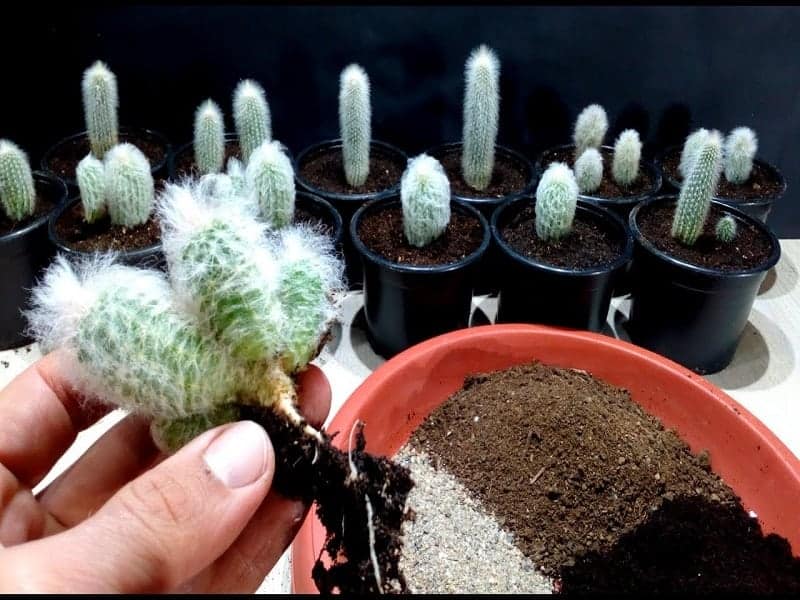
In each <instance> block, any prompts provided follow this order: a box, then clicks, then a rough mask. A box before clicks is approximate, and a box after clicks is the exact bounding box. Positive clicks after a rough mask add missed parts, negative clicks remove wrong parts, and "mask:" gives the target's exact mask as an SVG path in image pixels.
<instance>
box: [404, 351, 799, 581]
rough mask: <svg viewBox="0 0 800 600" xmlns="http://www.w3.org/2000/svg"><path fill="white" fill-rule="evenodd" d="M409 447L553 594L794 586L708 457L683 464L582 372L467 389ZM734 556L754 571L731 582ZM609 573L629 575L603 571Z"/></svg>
mask: <svg viewBox="0 0 800 600" xmlns="http://www.w3.org/2000/svg"><path fill="white" fill-rule="evenodd" d="M410 444H411V445H412V446H413V447H414V448H416V449H418V450H421V451H424V452H427V453H428V455H429V456H431V459H432V460H433V461H434V462H435V463H436V464H439V465H441V467H442V468H444V469H446V470H447V471H448V472H449V473H451V474H453V475H454V476H455V477H456V478H457V479H458V480H459V481H460V482H461V483H462V484H463V485H464V486H465V487H466V488H467V489H468V490H470V492H471V493H472V494H474V496H475V497H476V498H477V499H478V500H479V501H480V502H481V504H482V505H483V506H484V507H485V508H486V509H487V510H488V511H489V512H490V513H492V514H493V515H494V517H495V518H496V519H497V520H498V521H499V523H500V524H501V525H503V526H504V527H505V528H506V529H507V530H509V531H510V532H511V533H512V534H513V535H514V539H515V543H516V545H517V546H518V547H519V548H520V550H521V551H522V552H523V554H525V555H526V556H528V557H529V558H530V559H531V560H533V562H534V563H535V564H536V565H537V566H539V567H540V568H541V569H542V570H543V571H544V572H545V574H547V575H549V576H552V577H555V578H556V579H557V580H558V579H561V580H562V581H561V582H560V583H561V587H562V589H573V587H574V589H579V590H584V589H589V588H591V586H592V585H593V582H599V584H598V585H600V587H601V589H614V590H615V591H616V590H623V589H632V588H635V589H637V590H648V589H651V588H653V589H658V588H657V586H658V585H666V584H665V582H674V583H675V586H676V587H673V588H671V590H677V589H679V587H677V586H680V585H685V588H686V589H694V587H693V586H695V585H696V586H702V587H703V589H730V588H731V587H732V585H733V584H732V582H733V581H734V580H735V579H736V578H738V584H739V585H741V586H742V589H759V590H761V589H770V588H771V586H772V585H773V584H772V583H770V581H769V580H770V579H771V577H772V573H773V572H779V573H781V574H782V575H781V577H784V579H785V578H792V581H793V585H796V584H797V583H798V580H797V579H796V577H797V566H796V561H795V560H794V559H792V558H791V555H790V554H789V553H788V544H785V543H783V542H781V543H780V544H778V543H776V542H775V541H774V539H771V540H767V541H766V542H765V541H764V540H763V538H762V536H761V535H760V533H759V534H758V535H756V534H755V533H754V532H755V531H757V528H758V525H757V521H755V520H754V519H750V518H749V517H748V516H747V514H746V513H745V512H744V509H743V508H742V506H741V504H740V501H739V499H738V497H737V496H736V495H735V494H734V492H733V491H732V490H731V489H730V488H729V487H728V486H727V485H726V484H725V483H724V482H723V481H722V480H721V479H720V478H719V477H718V476H717V475H715V474H714V473H713V472H712V471H711V468H710V457H709V456H708V454H707V453H706V452H702V453H701V454H699V455H697V456H695V455H693V454H692V453H691V451H690V450H689V448H688V446H686V444H685V443H684V442H683V441H681V440H680V438H679V437H678V436H677V435H676V434H675V433H674V432H672V431H669V430H666V429H664V427H663V425H662V424H661V422H660V421H659V420H658V419H656V418H654V417H652V416H651V415H649V414H648V413H646V412H645V411H644V410H643V409H642V408H641V407H639V405H638V404H636V403H635V402H633V401H632V400H631V399H630V397H629V394H628V392H627V391H626V390H623V389H620V388H617V387H614V386H611V385H609V384H607V383H604V382H602V381H599V380H597V379H595V378H593V377H592V376H590V375H589V374H587V373H585V372H583V371H578V370H574V369H562V368H556V367H551V366H546V365H544V364H542V363H539V362H534V363H531V364H525V365H520V366H516V367H513V368H510V369H506V370H504V371H499V372H495V373H491V374H477V375H474V376H470V377H467V378H466V380H465V382H464V386H463V388H462V389H461V390H459V391H457V392H456V393H455V394H453V395H452V396H451V397H450V398H449V399H448V400H447V401H446V402H445V403H444V404H442V405H441V406H440V407H439V408H437V409H436V410H434V411H433V413H431V415H430V416H429V417H428V419H427V420H426V421H425V422H424V423H423V424H422V426H421V427H419V428H418V429H417V430H416V432H415V433H414V434H413V435H412V437H411V440H410ZM685 507H689V508H688V509H687V508H685ZM698 507H700V509H699V510H698V509H697V508H698ZM712 529H716V530H715V531H713V532H712V531H711V530H712ZM654 531H658V534H657V535H656V534H654V533H653V532H654ZM701 532H705V533H701ZM692 535H694V536H695V537H693V538H692V541H691V543H689V542H687V541H686V540H687V539H688V538H690V537H691V536H692ZM684 542H686V543H684ZM647 544H649V549H648V552H647V553H646V554H645V555H643V556H641V557H639V556H634V555H635V554H636V552H638V551H639V549H640V548H642V547H644V546H645V545H647ZM687 544H688V546H687ZM688 553H692V555H693V556H703V559H702V560H700V561H696V562H691V561H687V560H686V555H687V554H688ZM742 556H747V557H748V558H749V559H750V560H753V561H755V564H757V565H759V566H760V568H756V567H755V566H753V567H750V568H747V569H744V570H742V571H741V572H739V573H736V574H733V573H732V570H733V569H735V567H736V565H738V564H740V560H741V557H742ZM598 557H599V558H598ZM615 560H616V561H618V560H628V562H627V563H620V564H617V565H615V566H614V567H613V568H609V564H610V563H611V562H613V561H615ZM637 561H639V562H637ZM648 561H649V562H648ZM640 566H641V568H639V567H640ZM570 567H574V568H572V569H570ZM700 569H705V570H700ZM697 573H700V577H702V582H700V583H698V582H697V579H698V576H697ZM581 586H583V587H581Z"/></svg>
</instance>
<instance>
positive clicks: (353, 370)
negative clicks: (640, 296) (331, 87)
mask: <svg viewBox="0 0 800 600" xmlns="http://www.w3.org/2000/svg"><path fill="white" fill-rule="evenodd" d="M781 248H782V251H783V253H782V256H781V259H780V262H779V263H778V264H777V265H776V267H775V268H774V269H773V270H772V271H770V272H769V273H768V275H767V278H766V279H765V281H764V284H763V285H762V288H761V291H760V293H759V295H758V298H757V299H756V302H755V305H754V306H753V311H752V313H751V315H750V320H749V322H748V324H747V327H746V328H745V331H744V335H743V336H742V340H741V343H740V345H739V348H738V350H737V352H736V355H735V357H734V359H733V362H732V363H731V364H730V366H728V368H726V369H725V370H724V371H721V372H720V373H717V374H714V375H710V376H708V377H707V378H708V379H709V380H710V381H711V382H712V383H714V384H716V385H717V386H719V387H720V388H722V389H723V390H725V391H726V392H727V393H728V394H730V395H731V396H732V397H733V398H734V399H735V400H737V401H738V402H740V403H741V404H742V405H743V406H744V407H745V408H747V409H748V410H749V411H750V412H751V413H753V414H754V415H755V416H756V417H758V418H759V419H760V420H761V421H762V422H763V423H764V424H765V425H766V426H767V427H768V428H770V429H771V430H772V431H773V432H774V433H775V435H776V436H777V437H778V438H779V439H780V440H781V441H782V442H783V443H784V444H786V446H788V448H789V449H790V450H791V451H792V452H793V453H794V454H795V455H796V456H798V457H800V364H798V363H799V362H800V355H799V354H798V353H799V352H800V283H798V269H799V268H800V267H799V266H798V265H800V239H798V240H782V241H781ZM473 305H474V307H475V309H476V310H475V313H474V314H473V323H474V324H486V323H488V322H492V321H493V319H494V316H495V311H496V305H497V301H496V299H494V298H489V297H486V296H477V297H475V298H474V299H473ZM629 305H630V301H629V300H625V299H617V298H615V299H614V300H612V303H611V308H610V310H609V315H608V320H607V323H606V328H605V330H604V332H605V333H606V334H608V335H612V336H618V337H621V338H623V339H625V338H626V336H625V334H624V331H623V330H621V329H620V328H618V324H619V323H621V322H622V321H624V320H625V319H627V314H628V309H629ZM361 307H362V295H361V293H360V292H354V293H351V294H349V295H348V297H347V299H346V300H345V304H344V318H343V322H342V324H341V326H340V327H338V326H337V328H336V331H335V332H334V333H335V335H334V339H333V341H332V342H331V343H330V344H329V345H328V346H327V347H326V348H325V349H324V350H323V352H322V354H321V355H320V356H319V357H318V358H317V359H316V361H315V363H316V364H318V365H319V366H320V367H321V368H322V370H323V371H324V372H325V374H326V375H327V377H328V379H329V380H330V383H331V388H332V390H333V402H332V406H331V417H332V416H333V415H334V414H335V413H336V411H337V410H339V408H340V407H341V405H342V404H343V403H344V401H345V400H346V399H347V398H348V396H349V395H350V394H351V393H352V392H353V391H354V390H355V389H356V388H357V387H358V386H359V385H360V384H361V383H362V382H363V381H364V379H365V378H366V377H367V376H369V374H370V373H371V372H372V371H373V370H374V369H375V368H376V367H378V366H379V365H380V364H382V363H383V362H384V360H383V359H382V358H381V357H379V356H377V355H376V354H375V353H374V352H373V351H372V350H371V348H370V346H369V344H368V342H367V340H366V336H365V333H364V314H363V311H362V310H361ZM40 356H41V353H40V352H39V349H38V347H37V346H36V344H32V345H31V346H26V347H23V348H17V349H15V350H7V351H4V352H0V388H3V387H5V385H6V384H7V383H8V382H9V381H11V379H13V377H15V376H16V375H17V374H18V373H20V372H21V371H22V370H23V369H25V368H26V367H27V366H28V365H30V364H31V363H32V362H34V361H35V360H36V359H37V358H39V357H40ZM122 416H124V415H123V413H122V412H121V411H114V412H113V413H111V414H110V415H107V416H106V417H104V418H103V419H102V420H100V421H99V422H98V423H96V424H95V425H94V426H92V427H91V428H89V429H87V430H86V431H84V432H82V433H80V434H79V435H78V438H77V440H76V441H75V443H74V444H73V445H72V447H70V449H69V450H68V451H67V452H66V454H65V455H64V456H63V457H62V459H61V460H60V461H59V462H58V463H57V464H56V465H55V466H54V467H53V469H52V471H51V472H50V473H49V474H48V476H47V477H46V478H45V479H44V480H43V481H42V482H41V483H40V484H39V486H37V488H36V490H35V491H38V490H40V489H43V488H44V487H45V486H46V485H48V484H49V483H50V482H51V481H52V480H53V479H54V478H55V477H57V476H58V475H59V474H60V473H62V472H63V471H64V469H66V468H67V467H68V466H69V465H70V464H72V463H73V462H74V461H75V460H76V459H77V458H79V457H80V455H81V454H82V453H83V452H85V450H86V449H87V448H88V447H89V446H91V444H92V443H94V441H95V440H97V438H98V437H99V436H100V435H102V434H103V433H104V432H105V431H106V430H107V429H108V428H109V427H111V425H113V424H114V423H116V422H117V421H118V420H119V419H120V418H122ZM329 420H330V417H329ZM289 589H290V561H289V553H288V551H287V553H286V554H284V556H283V557H282V559H281V560H280V562H279V563H278V564H277V565H276V567H275V569H273V571H272V573H270V575H269V576H268V577H267V578H266V579H265V580H264V582H263V583H262V585H261V587H260V588H259V590H258V591H259V592H266V593H280V592H288V591H289Z"/></svg>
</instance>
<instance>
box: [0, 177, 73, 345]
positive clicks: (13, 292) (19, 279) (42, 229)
mask: <svg viewBox="0 0 800 600" xmlns="http://www.w3.org/2000/svg"><path fill="white" fill-rule="evenodd" d="M33 178H34V184H35V185H36V190H37V193H39V194H40V195H42V196H44V195H46V196H47V197H48V198H50V199H52V200H53V202H54V203H55V204H56V208H55V210H58V208H59V207H61V206H63V205H64V203H65V202H66V199H67V186H66V184H65V183H64V182H63V181H61V179H58V178H57V177H53V176H52V175H50V174H48V173H42V172H39V171H36V172H34V174H33ZM51 214H52V212H51V213H49V214H46V215H42V216H41V217H39V218H38V219H36V220H35V221H34V222H32V223H30V224H29V225H27V226H26V227H23V228H22V229H19V230H17V231H12V232H11V233H8V234H6V235H3V236H0V273H2V274H3V290H2V293H1V294H0V350H8V349H9V348H17V347H19V346H22V345H23V344H27V343H29V342H30V341H31V339H30V338H29V337H28V336H27V335H26V334H25V330H26V329H27V326H28V323H27V321H26V319H25V317H24V316H23V314H22V311H23V310H27V309H28V308H29V296H30V290H31V289H32V288H33V286H34V285H35V283H36V280H37V278H38V277H39V276H40V275H41V273H42V271H43V269H44V268H45V267H46V266H47V265H48V264H49V263H50V261H51V260H52V258H53V256H54V255H55V252H56V250H55V247H54V246H53V244H51V243H50V241H49V239H48V237H47V222H48V219H49V218H50V215H51Z"/></svg>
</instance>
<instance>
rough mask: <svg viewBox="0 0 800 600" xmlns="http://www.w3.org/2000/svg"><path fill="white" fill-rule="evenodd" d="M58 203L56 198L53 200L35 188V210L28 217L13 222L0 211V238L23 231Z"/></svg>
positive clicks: (3, 211)
mask: <svg viewBox="0 0 800 600" xmlns="http://www.w3.org/2000/svg"><path fill="white" fill-rule="evenodd" d="M57 203H58V199H57V198H53V197H52V196H51V195H49V194H43V193H42V192H41V191H40V190H39V189H38V187H37V189H36V208H34V210H33V214H32V215H31V216H30V217H25V218H24V219H22V220H21V221H14V220H12V219H10V218H9V217H8V215H7V214H6V211H5V210H2V209H0V236H4V235H8V234H9V233H14V232H15V231H19V230H20V229H25V228H26V227H27V226H28V225H30V224H31V223H33V222H34V221H35V220H36V219H40V218H41V217H43V216H44V215H46V214H48V213H50V212H51V211H52V210H54V209H55V207H56V205H57Z"/></svg>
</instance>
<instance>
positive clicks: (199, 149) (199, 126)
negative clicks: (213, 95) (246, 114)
mask: <svg viewBox="0 0 800 600" xmlns="http://www.w3.org/2000/svg"><path fill="white" fill-rule="evenodd" d="M224 161H225V121H224V119H223V117H222V111H221V110H220V108H219V106H218V105H217V103H216V102H214V101H213V100H206V101H205V102H203V103H202V104H201V105H200V106H199V107H198V108H197V111H196V112H195V115H194V162H195V164H196V165H197V169H198V171H200V174H201V175H207V174H209V173H219V172H220V171H221V170H222V167H223V164H224Z"/></svg>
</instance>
